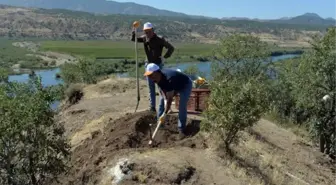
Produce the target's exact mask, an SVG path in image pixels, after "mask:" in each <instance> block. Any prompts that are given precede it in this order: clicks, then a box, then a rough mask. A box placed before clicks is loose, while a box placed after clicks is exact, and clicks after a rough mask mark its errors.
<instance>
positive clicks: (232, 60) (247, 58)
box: [202, 35, 270, 150]
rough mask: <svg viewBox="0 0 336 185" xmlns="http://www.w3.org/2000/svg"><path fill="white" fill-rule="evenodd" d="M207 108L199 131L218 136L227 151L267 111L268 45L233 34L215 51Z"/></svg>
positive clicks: (248, 37)
mask: <svg viewBox="0 0 336 185" xmlns="http://www.w3.org/2000/svg"><path fill="white" fill-rule="evenodd" d="M214 54H215V57H216V59H217V60H218V63H215V64H213V66H212V67H213V71H212V72H213V73H212V76H213V78H214V79H213V80H212V81H210V90H211V95H210V98H209V100H208V104H209V107H208V109H207V110H206V111H205V112H204V115H205V120H204V124H203V126H202V128H203V129H204V130H206V131H212V132H217V133H219V134H220V135H221V136H222V137H223V139H224V144H225V147H226V149H227V150H229V146H230V144H231V143H233V141H238V139H239V137H238V136H239V132H240V131H242V130H244V129H245V128H248V127H250V126H253V125H254V124H255V123H257V121H258V120H259V119H260V118H261V116H262V115H263V114H264V113H265V112H266V111H267V109H268V103H269V101H268V100H269V97H270V96H269V93H268V89H269V82H268V77H267V76H266V72H267V69H268V65H269V63H268V56H269V52H268V50H267V44H266V43H263V42H261V41H260V40H259V39H258V38H257V37H252V36H241V35H232V36H230V37H228V38H225V39H222V40H221V43H220V45H219V47H218V48H217V49H216V50H215V52H214Z"/></svg>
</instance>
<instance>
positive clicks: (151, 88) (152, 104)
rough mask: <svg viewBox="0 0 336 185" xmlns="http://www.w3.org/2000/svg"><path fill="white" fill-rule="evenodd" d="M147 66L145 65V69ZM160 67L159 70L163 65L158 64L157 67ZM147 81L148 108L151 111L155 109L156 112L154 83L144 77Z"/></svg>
mask: <svg viewBox="0 0 336 185" xmlns="http://www.w3.org/2000/svg"><path fill="white" fill-rule="evenodd" d="M147 65H148V63H146V64H145V68H146V66H147ZM158 66H159V67H160V69H162V68H163V64H162V63H161V64H159V65H158ZM146 79H147V84H148V88H149V106H150V108H151V109H155V110H156V102H155V100H156V94H155V83H154V82H153V81H152V80H151V79H150V78H148V77H146Z"/></svg>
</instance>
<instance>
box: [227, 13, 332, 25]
mask: <svg viewBox="0 0 336 185" xmlns="http://www.w3.org/2000/svg"><path fill="white" fill-rule="evenodd" d="M222 20H251V21H252V20H253V21H260V22H273V23H283V24H301V25H326V26H335V25H336V20H335V19H334V18H331V17H329V18H326V19H324V18H322V17H320V16H319V15H317V14H316V13H305V14H303V15H299V16H296V17H282V18H279V19H273V20H272V19H250V18H246V17H223V18H222Z"/></svg>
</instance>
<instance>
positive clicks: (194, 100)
mask: <svg viewBox="0 0 336 185" xmlns="http://www.w3.org/2000/svg"><path fill="white" fill-rule="evenodd" d="M209 96H210V90H209V89H196V88H193V89H192V90H191V94H190V97H189V101H188V105H187V111H188V112H203V111H204V110H205V109H206V108H207V106H208V104H207V99H208V98H209ZM179 104H180V96H179V94H177V95H176V96H175V107H176V109H177V110H178V109H179Z"/></svg>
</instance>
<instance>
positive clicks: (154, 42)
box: [131, 22, 174, 111]
mask: <svg viewBox="0 0 336 185" xmlns="http://www.w3.org/2000/svg"><path fill="white" fill-rule="evenodd" d="M143 31H144V32H145V35H142V36H140V37H138V38H137V41H138V42H141V43H144V49H145V53H146V56H147V62H146V64H145V67H146V66H147V65H148V64H150V63H155V64H156V65H158V66H159V67H160V69H162V68H163V58H164V59H166V58H169V57H170V56H171V55H172V53H173V52H174V47H173V46H172V45H171V44H170V43H169V42H168V41H166V40H165V39H164V38H162V37H160V36H158V35H156V33H155V32H154V30H153V25H152V24H151V23H149V22H147V23H145V24H144V28H143ZM131 40H132V41H133V42H134V41H135V29H133V31H132V39H131ZM163 47H165V48H166V49H167V52H166V53H165V55H164V56H163V58H162V51H163ZM147 82H148V87H149V101H150V110H151V111H156V103H155V83H154V82H153V81H152V80H151V79H150V78H147Z"/></svg>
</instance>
